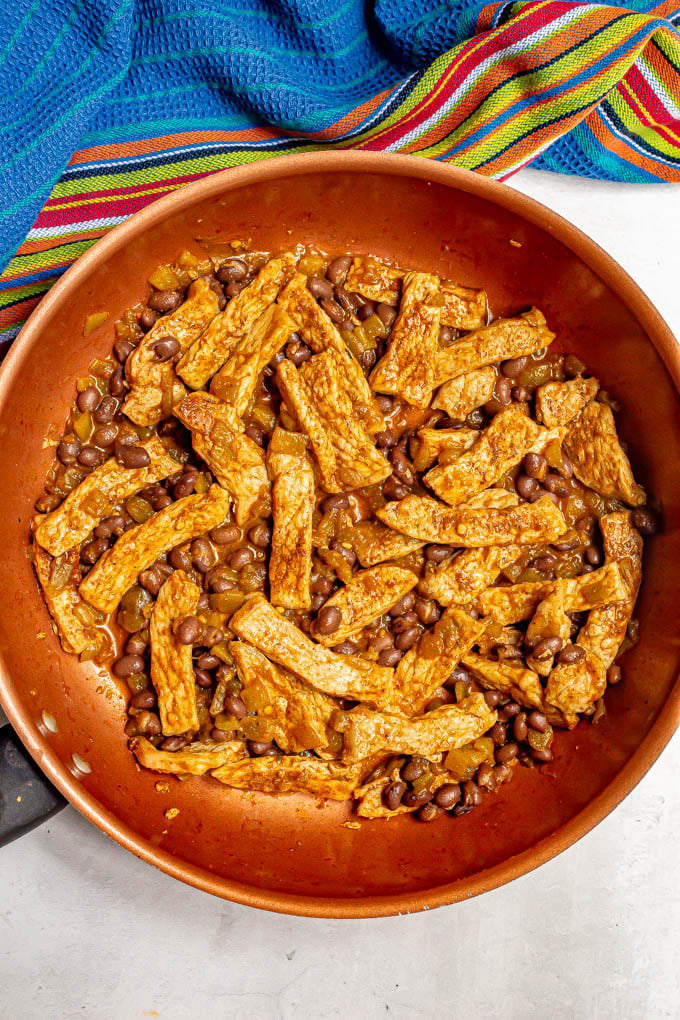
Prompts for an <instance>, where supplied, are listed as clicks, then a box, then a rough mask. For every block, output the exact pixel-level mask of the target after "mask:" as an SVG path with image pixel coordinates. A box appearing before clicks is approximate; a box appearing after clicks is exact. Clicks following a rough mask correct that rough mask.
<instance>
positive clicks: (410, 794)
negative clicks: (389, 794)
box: [402, 789, 433, 807]
mask: <svg viewBox="0 0 680 1020" xmlns="http://www.w3.org/2000/svg"><path fill="white" fill-rule="evenodd" d="M432 797H433V794H432V791H431V790H427V789H424V790H419V791H418V792H416V791H415V790H407V791H406V793H405V794H404V796H403V797H402V804H405V805H406V807H420V805H421V804H427V803H428V801H431V800H432Z"/></svg>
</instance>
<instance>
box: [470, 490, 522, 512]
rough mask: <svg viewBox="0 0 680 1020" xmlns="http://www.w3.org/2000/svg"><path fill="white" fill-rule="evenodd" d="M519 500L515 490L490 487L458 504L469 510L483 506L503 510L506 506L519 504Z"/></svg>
mask: <svg viewBox="0 0 680 1020" xmlns="http://www.w3.org/2000/svg"><path fill="white" fill-rule="evenodd" d="M519 502H520V501H519V496H518V495H517V493H516V492H510V491H509V490H508V489H493V488H492V489H483V490H482V492H478V493H476V495H474V496H470V498H469V499H466V500H465V502H464V503H461V504H460V506H461V507H467V508H468V509H469V510H479V509H482V508H484V507H487V508H488V509H490V510H504V509H505V507H508V506H519Z"/></svg>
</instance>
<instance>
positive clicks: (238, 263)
mask: <svg viewBox="0 0 680 1020" xmlns="http://www.w3.org/2000/svg"><path fill="white" fill-rule="evenodd" d="M215 275H216V276H217V279H218V280H219V281H220V283H241V282H242V281H243V280H245V278H246V276H247V275H248V266H247V265H246V263H245V262H244V261H243V259H227V261H226V262H225V263H223V265H221V266H220V268H219V269H218V270H217V273H216V274H215Z"/></svg>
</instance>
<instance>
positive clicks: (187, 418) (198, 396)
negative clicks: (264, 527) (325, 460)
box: [175, 391, 271, 525]
mask: <svg viewBox="0 0 680 1020" xmlns="http://www.w3.org/2000/svg"><path fill="white" fill-rule="evenodd" d="M175 414H176V416H177V417H178V418H179V420H180V421H181V422H182V424H183V425H186V427H187V428H188V429H189V430H190V432H191V442H192V445H193V448H194V450H195V451H196V453H197V454H198V455H199V457H201V458H202V459H203V460H204V461H205V462H206V464H207V465H208V467H209V468H210V469H211V471H213V473H214V475H215V477H216V478H217V480H218V482H219V483H220V485H221V486H222V487H223V488H225V489H226V490H227V492H228V493H229V494H230V496H231V497H232V499H233V501H234V516H235V517H236V523H237V524H241V525H242V524H245V523H246V522H247V521H249V520H252V519H253V518H254V517H260V516H262V517H265V516H266V515H267V514H268V513H269V510H270V507H271V493H270V485H269V478H268V476H267V469H266V467H265V462H264V451H263V450H262V448H261V447H260V446H258V445H257V443H256V442H255V441H254V440H253V439H251V438H250V436H246V435H245V434H244V432H243V423H242V422H241V421H240V420H239V419H238V418H237V417H236V415H235V413H234V409H233V408H231V407H230V406H229V405H228V404H224V403H222V401H221V400H218V399H217V397H214V396H213V395H212V394H211V393H203V392H202V391H201V392H198V393H189V394H188V396H186V397H185V398H184V400H183V401H182V403H181V404H180V405H179V406H178V407H176V408H175Z"/></svg>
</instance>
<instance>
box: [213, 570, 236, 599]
mask: <svg viewBox="0 0 680 1020" xmlns="http://www.w3.org/2000/svg"><path fill="white" fill-rule="evenodd" d="M206 580H207V582H208V585H209V587H210V591H212V592H215V594H217V595H219V594H220V593H221V592H224V591H236V589H237V588H238V585H237V584H236V581H232V579H231V578H230V577H227V576H226V575H225V574H222V573H220V568H219V567H218V568H216V570H211V571H209V572H208V573H207V574H206Z"/></svg>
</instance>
